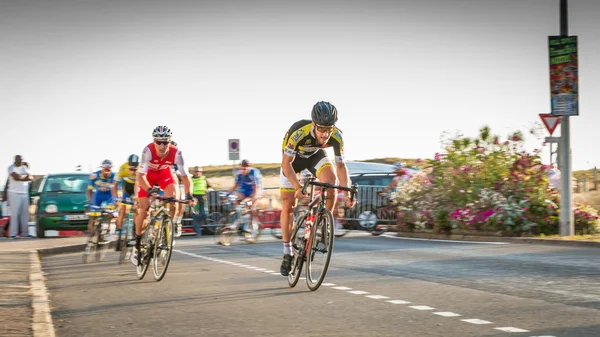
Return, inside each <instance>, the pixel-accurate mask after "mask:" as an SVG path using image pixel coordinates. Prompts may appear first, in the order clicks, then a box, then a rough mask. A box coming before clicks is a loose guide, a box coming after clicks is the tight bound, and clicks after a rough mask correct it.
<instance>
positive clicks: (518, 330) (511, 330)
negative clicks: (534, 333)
mask: <svg viewBox="0 0 600 337" xmlns="http://www.w3.org/2000/svg"><path fill="white" fill-rule="evenodd" d="M494 329H496V330H500V331H504V332H529V330H523V329H519V328H513V327H504V328H494Z"/></svg>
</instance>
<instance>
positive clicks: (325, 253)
mask: <svg viewBox="0 0 600 337" xmlns="http://www.w3.org/2000/svg"><path fill="white" fill-rule="evenodd" d="M333 227H334V220H333V214H331V211H329V210H328V209H325V210H323V211H322V212H321V213H320V214H319V216H318V220H317V222H316V223H314V224H313V225H312V228H311V229H310V244H309V248H308V251H307V252H306V285H307V286H308V288H309V289H310V290H311V291H315V290H317V289H319V287H320V286H321V283H323V280H324V279H325V275H327V269H328V268H329V262H330V261H331V254H332V253H333V237H334V235H333Z"/></svg>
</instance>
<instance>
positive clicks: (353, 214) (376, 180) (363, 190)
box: [343, 172, 394, 230]
mask: <svg viewBox="0 0 600 337" xmlns="http://www.w3.org/2000/svg"><path fill="white" fill-rule="evenodd" d="M350 179H351V181H352V184H355V183H356V184H358V195H357V197H356V206H355V207H354V208H352V209H350V210H348V209H344V216H343V217H344V218H345V219H352V220H351V222H352V223H353V226H352V227H354V228H356V229H363V230H371V229H373V228H375V226H376V225H377V222H378V219H377V212H376V210H377V208H378V207H381V206H382V203H383V202H384V197H381V196H378V195H377V192H379V191H382V190H383V189H384V188H385V187H386V186H388V185H389V184H390V182H391V181H392V179H394V173H391V172H386V173H359V174H350Z"/></svg>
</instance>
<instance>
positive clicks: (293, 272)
mask: <svg viewBox="0 0 600 337" xmlns="http://www.w3.org/2000/svg"><path fill="white" fill-rule="evenodd" d="M305 224H306V212H303V213H302V214H301V215H299V217H298V218H297V219H296V222H295V225H294V230H293V231H292V238H291V240H290V244H291V246H292V253H293V255H292V268H291V269H290V273H289V274H288V284H289V285H290V287H292V288H293V287H295V286H296V284H298V281H299V280H300V275H301V274H302V266H303V265H304V257H305V256H306V252H305V251H304V248H305V244H306V241H305V240H304V230H305V229H306V226H305Z"/></svg>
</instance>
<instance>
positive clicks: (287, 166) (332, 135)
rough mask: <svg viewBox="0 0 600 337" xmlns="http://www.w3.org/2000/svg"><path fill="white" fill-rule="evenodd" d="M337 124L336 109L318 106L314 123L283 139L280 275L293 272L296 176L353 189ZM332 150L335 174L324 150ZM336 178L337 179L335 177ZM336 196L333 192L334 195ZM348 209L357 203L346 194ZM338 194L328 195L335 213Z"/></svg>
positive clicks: (296, 125) (303, 124) (298, 126)
mask: <svg viewBox="0 0 600 337" xmlns="http://www.w3.org/2000/svg"><path fill="white" fill-rule="evenodd" d="M337 120H338V113H337V109H336V108H335V106H333V104H331V103H329V102H318V103H317V104H315V105H314V106H313V109H312V113H311V119H306V120H301V121H298V122H296V123H294V124H293V125H292V127H291V128H290V129H289V130H288V132H287V133H286V134H285V137H284V138H283V144H282V152H283V153H282V157H283V158H282V160H281V172H280V194H281V201H282V210H281V218H280V221H281V234H282V239H283V261H282V263H281V268H280V271H281V275H283V276H287V275H288V274H289V272H290V267H291V262H292V256H291V247H290V237H291V234H292V226H293V224H292V218H293V212H294V206H295V205H296V200H297V199H301V198H303V197H304V196H303V195H302V185H300V182H298V177H297V176H296V174H297V173H299V172H301V171H302V170H304V169H307V170H309V171H310V172H311V173H312V174H313V175H314V176H316V177H317V179H319V181H321V182H323V183H329V184H336V180H339V185H340V186H343V187H350V184H351V182H350V178H349V177H348V168H347V167H346V164H345V163H344V141H343V139H342V132H341V131H340V129H338V128H337V127H336V126H335V123H336V122H337ZM327 147H333V152H334V154H335V162H336V163H335V171H334V169H333V164H332V163H331V162H330V161H329V158H327V154H326V153H325V151H324V150H323V149H324V148H327ZM336 174H337V177H336ZM332 192H333V191H332ZM344 195H345V201H346V206H347V207H349V208H352V207H353V206H354V204H355V201H354V200H353V201H350V193H349V192H344ZM336 197H337V193H336V192H334V193H328V194H327V200H326V202H325V207H327V209H329V210H333V208H334V206H335V201H336Z"/></svg>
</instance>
